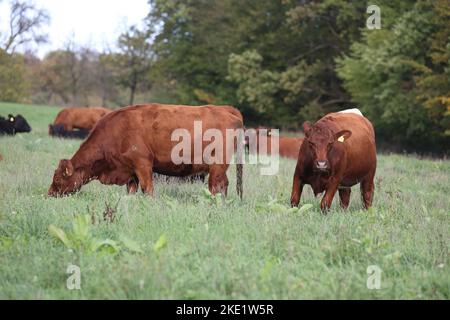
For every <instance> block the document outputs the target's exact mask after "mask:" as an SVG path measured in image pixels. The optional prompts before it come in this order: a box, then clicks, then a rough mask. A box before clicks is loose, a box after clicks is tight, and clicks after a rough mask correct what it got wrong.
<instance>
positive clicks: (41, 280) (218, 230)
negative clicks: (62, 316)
mask: <svg viewBox="0 0 450 320" xmlns="http://www.w3.org/2000/svg"><path fill="white" fill-rule="evenodd" d="M57 112H58V109H57V108H51V107H34V106H22V105H12V104H0V114H3V115H6V114H8V113H14V114H16V113H21V114H22V115H24V116H25V117H26V118H27V119H28V120H29V122H30V124H31V126H32V127H33V132H32V133H31V134H26V135H25V134H24V135H17V136H15V137H1V138H0V154H2V155H3V157H4V160H3V161H2V162H0V299H16V298H24V299H59V298H64V299H80V298H81V299H91V298H96V299H315V298H324V299H373V298H395V299H417V298H418V299H434V298H437V299H449V298H450V272H449V260H448V257H449V236H450V232H449V231H450V230H449V226H450V224H449V222H450V219H449V218H450V200H449V194H450V183H449V181H450V161H432V160H419V159H416V158H413V157H407V156H399V155H382V156H379V165H378V173H377V178H376V179H377V184H376V185H377V188H376V194H375V200H374V206H373V208H372V209H371V210H369V211H363V210H362V209H361V208H362V203H361V200H360V195H359V188H358V187H355V188H353V193H352V200H351V204H350V208H349V210H347V211H342V210H341V209H340V208H339V206H338V199H337V198H336V199H335V201H334V203H333V207H332V210H331V212H330V213H329V214H328V215H323V214H322V213H321V212H320V207H319V199H315V198H314V197H313V195H312V192H311V191H310V189H309V188H308V187H307V188H305V193H304V196H303V198H302V204H312V205H313V207H312V208H311V209H309V210H306V211H305V212H301V213H299V212H291V211H289V210H288V209H289V207H288V204H289V196H290V191H291V184H292V181H291V180H292V175H293V171H294V167H295V161H292V160H282V161H281V164H280V165H281V167H280V172H279V174H278V175H277V176H260V175H259V170H258V167H257V166H245V167H244V200H243V201H242V202H241V201H240V200H239V199H238V197H237V195H236V192H235V190H234V189H235V188H234V187H231V186H234V184H235V170H234V169H233V170H230V171H229V177H230V189H229V197H228V199H227V201H226V202H225V203H223V202H221V201H216V200H215V199H212V198H211V197H209V196H208V195H207V194H206V193H205V192H204V189H205V188H206V187H207V186H206V185H203V184H201V183H193V184H189V183H178V182H176V181H169V182H166V181H164V180H161V181H159V180H158V182H157V183H156V187H155V191H156V195H155V197H154V198H147V197H145V196H143V195H141V194H138V195H136V196H128V195H127V194H126V190H125V188H124V187H115V186H103V185H101V184H99V183H98V182H93V183H91V184H89V185H87V186H85V187H84V188H83V189H82V190H81V192H80V193H78V194H76V195H74V196H71V197H66V198H61V199H53V198H47V197H46V192H47V189H48V187H49V185H50V183H51V178H52V175H53V170H54V169H55V168H56V166H57V163H58V160H59V159H62V158H70V157H71V155H73V153H74V152H75V151H76V150H77V148H78V146H79V144H80V142H78V141H67V140H60V139H54V138H50V137H48V135H47V125H48V123H50V122H51V121H52V119H53V117H54V116H55V115H56V113H57ZM81 215H88V216H89V217H90V221H91V223H90V227H89V230H88V234H87V236H86V237H89V238H93V239H98V240H100V241H102V240H111V241H114V242H115V243H116V244H117V246H118V249H117V250H96V251H93V250H88V249H87V248H84V247H82V246H81V247H76V248H69V247H67V246H66V245H64V244H63V243H62V242H61V241H59V239H58V238H57V237H54V236H52V235H51V234H50V233H49V226H50V225H53V226H55V227H57V228H59V229H61V230H63V231H64V232H65V233H67V234H70V233H71V232H74V231H73V226H72V225H73V222H74V221H75V219H76V218H75V217H79V216H81ZM75 234H76V233H75ZM83 237H84V236H83ZM123 239H128V240H129V241H131V243H132V245H137V246H138V247H139V249H140V250H138V251H142V252H138V251H135V250H129V247H130V245H129V244H128V245H127V243H126V242H127V241H125V240H123ZM161 239H163V240H161ZM164 239H166V241H164ZM71 264H73V265H76V266H79V267H80V270H81V290H69V289H67V286H66V281H67V279H68V277H69V276H70V274H67V273H66V270H67V267H68V265H71ZM370 265H377V266H379V267H380V268H381V270H382V274H381V289H380V290H369V289H368V288H367V285H366V284H367V278H368V275H367V267H368V266H370Z"/></svg>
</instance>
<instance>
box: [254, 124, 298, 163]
mask: <svg viewBox="0 0 450 320" xmlns="http://www.w3.org/2000/svg"><path fill="white" fill-rule="evenodd" d="M260 129H262V128H258V129H255V130H256V138H257V140H256V141H257V145H258V146H257V150H258V154H260V155H263V154H264V155H267V154H269V155H270V154H271V153H272V141H271V139H270V130H271V129H266V130H267V142H266V143H267V147H266V151H265V152H263V151H262V150H261V148H260V137H259V130H260ZM247 141H248V140H247ZM302 142H303V139H302V138H294V137H284V136H280V137H279V155H280V157H284V158H290V159H297V158H298V152H299V151H300V146H301V145H302Z"/></svg>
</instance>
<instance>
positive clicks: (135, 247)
mask: <svg viewBox="0 0 450 320" xmlns="http://www.w3.org/2000/svg"><path fill="white" fill-rule="evenodd" d="M120 241H121V242H122V243H123V245H124V246H125V248H127V249H128V250H130V251H133V252H137V253H144V251H142V249H141V246H140V245H139V243H137V242H136V241H134V240H131V239H130V238H128V237H126V236H124V235H121V236H120Z"/></svg>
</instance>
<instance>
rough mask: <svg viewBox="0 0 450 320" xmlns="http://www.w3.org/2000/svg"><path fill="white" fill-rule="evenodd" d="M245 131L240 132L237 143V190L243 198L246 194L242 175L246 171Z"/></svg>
mask: <svg viewBox="0 0 450 320" xmlns="http://www.w3.org/2000/svg"><path fill="white" fill-rule="evenodd" d="M244 141H245V139H244V132H243V131H242V132H240V133H239V135H238V143H237V145H236V147H237V150H236V151H237V154H236V156H237V157H236V191H237V194H238V196H239V197H240V198H241V200H242V197H243V194H244V188H243V186H242V176H243V173H244V153H245V146H244Z"/></svg>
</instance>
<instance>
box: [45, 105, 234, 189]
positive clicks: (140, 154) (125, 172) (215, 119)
mask: <svg viewBox="0 0 450 320" xmlns="http://www.w3.org/2000/svg"><path fill="white" fill-rule="evenodd" d="M230 110H232V109H231V107H219V106H215V107H213V106H203V107H187V106H175V105H161V104H150V105H141V106H130V107H126V108H122V109H119V110H116V111H113V112H112V113H110V114H108V115H106V116H105V117H103V118H102V119H100V120H99V122H98V123H97V125H96V126H95V128H94V129H93V131H92V132H91V134H90V135H89V137H88V138H87V140H86V141H85V142H84V143H83V144H82V145H81V146H80V149H79V150H78V151H77V152H76V153H75V155H74V156H73V157H72V159H71V160H61V161H60V163H59V166H58V168H57V169H56V171H55V174H54V176H53V183H52V185H51V186H50V189H49V191H48V194H49V195H50V196H60V195H67V194H71V193H74V192H76V191H78V190H79V189H80V188H81V187H82V186H83V185H84V184H86V183H88V182H90V181H91V180H94V179H98V180H99V181H100V182H101V183H103V184H116V185H125V184H126V185H127V189H128V192H130V193H134V192H136V191H137V189H138V185H139V184H140V186H141V189H142V191H143V192H144V193H146V194H149V195H152V194H153V174H152V173H153V172H155V173H159V174H163V175H169V176H176V177H185V176H191V175H194V174H197V173H204V172H207V173H209V181H208V185H209V190H210V191H211V193H212V194H216V193H222V194H223V195H226V193H227V188H228V179H227V176H226V171H227V169H228V167H229V162H228V161H225V160H226V159H223V163H220V161H218V162H209V161H208V162H207V161H205V158H204V157H200V159H198V158H197V160H195V155H196V154H198V153H197V152H195V150H196V149H198V146H199V147H200V148H199V149H200V151H202V154H203V152H205V149H206V148H207V147H208V146H209V142H208V141H206V142H205V141H203V142H202V141H199V140H197V138H194V139H191V141H189V142H188V147H189V148H190V150H194V152H190V153H191V155H190V156H189V155H188V154H187V155H186V157H187V158H188V161H186V162H185V161H184V160H183V161H182V162H180V163H179V164H176V163H174V161H173V156H172V152H173V150H175V149H174V148H175V147H176V146H178V145H179V144H180V142H179V141H172V134H173V133H174V131H175V130H176V129H180V130H182V131H183V132H184V133H188V134H189V135H190V136H191V137H194V133H195V129H194V122H195V121H201V129H202V131H203V132H206V131H207V130H208V129H216V131H217V130H218V131H219V132H220V133H222V135H223V137H224V138H226V129H232V130H236V129H242V128H243V120H242V116H239V115H240V113H236V114H235V112H234V111H233V112H230ZM234 110H236V109H234ZM236 111H237V110H236ZM178 132H179V131H178ZM194 140H195V141H194ZM203 140H206V139H203ZM196 146H197V148H196ZM225 149H226V150H225ZM235 149H236V139H234V138H233V141H231V142H229V143H228V141H224V143H223V149H220V148H218V149H217V150H218V151H217V153H218V154H222V152H223V154H229V155H232V154H233V153H234V151H235ZM185 152H186V150H185V149H182V153H183V155H182V156H183V158H184V156H185ZM225 152H228V153H225ZM180 153H181V152H180ZM180 153H178V154H180ZM205 153H206V152H205ZM187 162H189V163H187ZM236 168H237V190H238V194H239V195H240V196H241V197H242V164H237V165H236Z"/></svg>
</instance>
